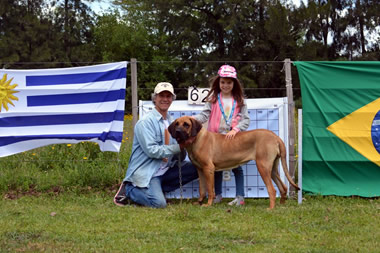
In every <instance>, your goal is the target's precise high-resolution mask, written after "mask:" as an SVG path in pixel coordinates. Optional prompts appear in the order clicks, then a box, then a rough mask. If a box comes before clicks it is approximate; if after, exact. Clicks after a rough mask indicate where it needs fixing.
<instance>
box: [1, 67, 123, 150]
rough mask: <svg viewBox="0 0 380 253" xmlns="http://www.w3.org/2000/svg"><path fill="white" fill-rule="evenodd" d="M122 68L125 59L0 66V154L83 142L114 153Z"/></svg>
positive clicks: (120, 128)
mask: <svg viewBox="0 0 380 253" xmlns="http://www.w3.org/2000/svg"><path fill="white" fill-rule="evenodd" d="M126 71H127V62H116V63H109V64H101V65H94V66H85V67H74V68H60V69H37V70H8V69H0V157H5V156H9V155H12V154H16V153H20V152H23V151H27V150H31V149H34V148H38V147H42V146H46V145H50V144H58V143H78V142H82V141H91V142H96V143H98V144H99V147H100V150H101V151H113V152H119V150H120V146H121V141H122V137H123V124H124V121H123V119H124V103H125V87H126Z"/></svg>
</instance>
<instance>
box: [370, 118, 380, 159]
mask: <svg viewBox="0 0 380 253" xmlns="http://www.w3.org/2000/svg"><path fill="white" fill-rule="evenodd" d="M371 136H372V143H373V145H374V146H375V148H376V150H377V152H378V153H379V154H380V111H378V112H377V113H376V116H375V118H374V119H373V122H372V129H371Z"/></svg>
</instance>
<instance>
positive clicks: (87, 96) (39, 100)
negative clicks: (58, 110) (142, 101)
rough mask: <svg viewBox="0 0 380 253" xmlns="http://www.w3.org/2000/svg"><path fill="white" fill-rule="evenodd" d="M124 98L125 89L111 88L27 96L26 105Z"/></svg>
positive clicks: (99, 101) (92, 101)
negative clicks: (98, 90)
mask: <svg viewBox="0 0 380 253" xmlns="http://www.w3.org/2000/svg"><path fill="white" fill-rule="evenodd" d="M118 99H125V89H120V90H111V91H106V92H88V93H76V94H59V95H39V96H28V97H27V105H28V106H48V105H69V104H88V103H102V102H108V101H116V100H118Z"/></svg>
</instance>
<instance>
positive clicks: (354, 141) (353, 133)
mask: <svg viewBox="0 0 380 253" xmlns="http://www.w3.org/2000/svg"><path fill="white" fill-rule="evenodd" d="M379 109H380V98H378V99H376V100H375V101H373V102H371V103H369V104H367V105H365V106H363V107H361V108H359V109H358V110H356V111H354V112H352V113H351V114H349V115H347V116H345V117H344V118H341V119H340V120H338V121H336V122H334V123H333V124H331V125H330V126H328V127H327V130H329V131H330V132H332V133H333V134H335V135H336V136H337V137H338V138H340V139H341V140H342V141H344V142H345V143H347V144H348V145H350V146H351V147H352V148H353V149H355V150H356V151H357V152H359V153H360V154H361V155H362V156H364V157H366V158H367V159H368V160H370V161H372V162H373V163H375V164H377V165H378V166H380V153H379V152H378V150H376V149H377V148H378V147H379V143H378V136H379V132H380V125H379V124H378V122H379V120H378V119H377V117H378V115H379V113H378V112H379ZM375 117H376V118H375ZM375 125H376V126H375ZM377 125H379V126H378V127H377ZM375 145H376V147H375Z"/></svg>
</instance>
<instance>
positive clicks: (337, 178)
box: [294, 62, 380, 197]
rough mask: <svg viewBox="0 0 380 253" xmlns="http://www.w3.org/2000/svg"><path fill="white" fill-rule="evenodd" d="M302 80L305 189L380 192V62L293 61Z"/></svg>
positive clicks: (338, 192) (346, 193) (324, 192)
mask: <svg viewBox="0 0 380 253" xmlns="http://www.w3.org/2000/svg"><path fill="white" fill-rule="evenodd" d="M294 65H295V66H296V67H297V70H298V74H299V79H300V82H301V95H302V114H303V116H302V117H303V133H302V149H303V153H302V158H303V161H302V169H303V182H302V184H303V190H305V191H307V192H311V193H315V194H322V195H339V196H350V195H357V196H363V197H375V196H380V62H294Z"/></svg>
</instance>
